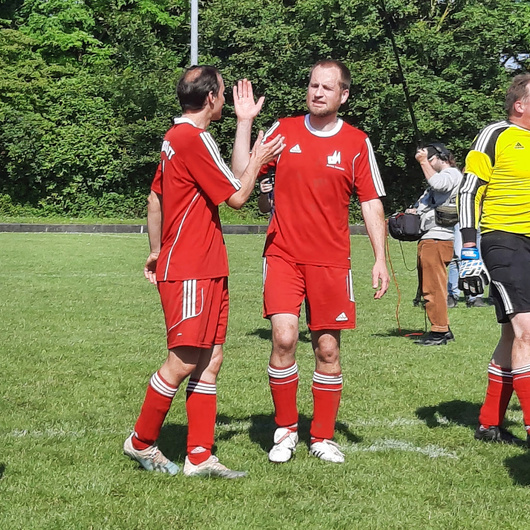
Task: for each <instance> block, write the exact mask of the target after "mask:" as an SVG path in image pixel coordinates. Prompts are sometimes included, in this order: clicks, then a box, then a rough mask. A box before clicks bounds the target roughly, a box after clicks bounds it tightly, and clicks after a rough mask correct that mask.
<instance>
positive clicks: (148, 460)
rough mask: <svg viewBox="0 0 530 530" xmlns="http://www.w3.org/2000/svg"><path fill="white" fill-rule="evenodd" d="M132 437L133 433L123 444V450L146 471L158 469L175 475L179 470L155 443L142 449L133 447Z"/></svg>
mask: <svg viewBox="0 0 530 530" xmlns="http://www.w3.org/2000/svg"><path fill="white" fill-rule="evenodd" d="M132 437H133V434H131V435H130V436H129V438H127V440H125V443H124V444H123V452H124V454H126V455H127V456H128V457H129V458H130V459H131V460H136V461H137V462H138V463H139V464H140V465H141V466H142V467H143V468H144V469H147V471H158V472H160V473H168V474H170V475H176V474H177V473H178V472H179V466H177V464H175V463H173V462H171V460H169V459H167V458H166V457H165V456H164V455H163V454H162V451H160V449H159V448H158V447H157V446H156V445H151V446H150V447H148V448H147V449H142V450H139V449H135V448H134V446H133V444H132Z"/></svg>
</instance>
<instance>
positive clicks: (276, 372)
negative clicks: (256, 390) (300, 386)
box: [267, 363, 298, 379]
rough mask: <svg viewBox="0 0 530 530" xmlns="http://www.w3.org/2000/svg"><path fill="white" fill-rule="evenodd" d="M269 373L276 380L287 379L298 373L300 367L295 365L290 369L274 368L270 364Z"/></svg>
mask: <svg viewBox="0 0 530 530" xmlns="http://www.w3.org/2000/svg"><path fill="white" fill-rule="evenodd" d="M267 373H268V374H269V376H270V377H274V379H285V378H287V377H291V376H292V375H295V374H297V373H298V365H297V364H296V363H294V364H293V365H292V366H290V367H289V368H273V367H272V366H271V365H270V364H269V367H268V368H267Z"/></svg>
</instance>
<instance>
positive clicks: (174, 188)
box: [151, 118, 241, 281]
mask: <svg viewBox="0 0 530 530" xmlns="http://www.w3.org/2000/svg"><path fill="white" fill-rule="evenodd" d="M173 123H174V125H173V127H171V129H169V131H168V132H167V133H166V135H165V137H164V141H163V143H162V150H161V162H160V165H159V167H158V169H157V172H156V174H155V178H154V180H153V183H152V185H151V189H152V190H153V191H154V192H155V193H158V194H160V195H162V219H163V221H162V248H161V250H160V256H159V258H158V263H157V267H156V277H157V280H158V281H173V280H189V279H194V280H199V279H204V278H219V277H221V276H228V258H227V254H226V247H225V243H224V239H223V234H222V231H221V222H220V220H219V209H218V205H219V204H221V203H222V202H224V201H225V200H226V199H228V198H229V197H230V196H231V195H232V194H234V193H235V192H236V191H237V190H239V189H240V188H241V182H240V181H239V180H238V179H236V178H235V177H234V175H233V173H232V171H231V170H230V168H229V167H228V166H227V165H226V163H225V162H224V160H223V159H222V157H221V154H220V153H219V148H218V147H217V144H216V143H215V141H214V140H213V138H212V137H211V135H210V133H208V132H206V131H205V130H204V129H201V128H199V127H197V126H195V124H194V123H193V122H192V121H191V120H189V119H187V118H175V120H174V121H173Z"/></svg>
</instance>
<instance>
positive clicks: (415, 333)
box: [372, 328, 426, 340]
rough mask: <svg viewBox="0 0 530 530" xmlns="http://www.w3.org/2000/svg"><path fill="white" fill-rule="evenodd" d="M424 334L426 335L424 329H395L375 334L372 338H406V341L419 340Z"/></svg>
mask: <svg viewBox="0 0 530 530" xmlns="http://www.w3.org/2000/svg"><path fill="white" fill-rule="evenodd" d="M424 333H426V331H425V330H424V329H398V328H395V329H389V330H388V331H387V332H386V333H373V334H372V337H404V338H406V339H411V340H417V339H418V338H419V337H421V336H422V335H423V334H424ZM409 335H410V336H409Z"/></svg>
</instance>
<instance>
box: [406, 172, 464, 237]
mask: <svg viewBox="0 0 530 530" xmlns="http://www.w3.org/2000/svg"><path fill="white" fill-rule="evenodd" d="M462 178H463V176H462V173H461V172H460V170H459V169H458V168H456V167H448V168H446V169H443V170H442V171H440V172H439V173H435V174H434V175H433V176H432V177H431V178H430V179H429V187H428V188H427V189H426V190H425V192H424V194H423V195H422V196H421V197H420V198H419V199H418V202H417V203H416V204H415V205H414V208H416V211H417V213H419V214H420V227H421V229H422V230H425V231H426V232H425V234H423V236H422V237H421V239H440V240H442V241H450V240H453V239H454V230H453V228H449V227H443V226H438V225H437V224H436V221H435V218H434V209H435V208H436V207H437V206H441V205H442V204H444V203H445V202H449V201H450V200H451V199H453V198H454V197H456V194H457V192H458V188H459V186H460V183H461V182H462Z"/></svg>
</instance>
